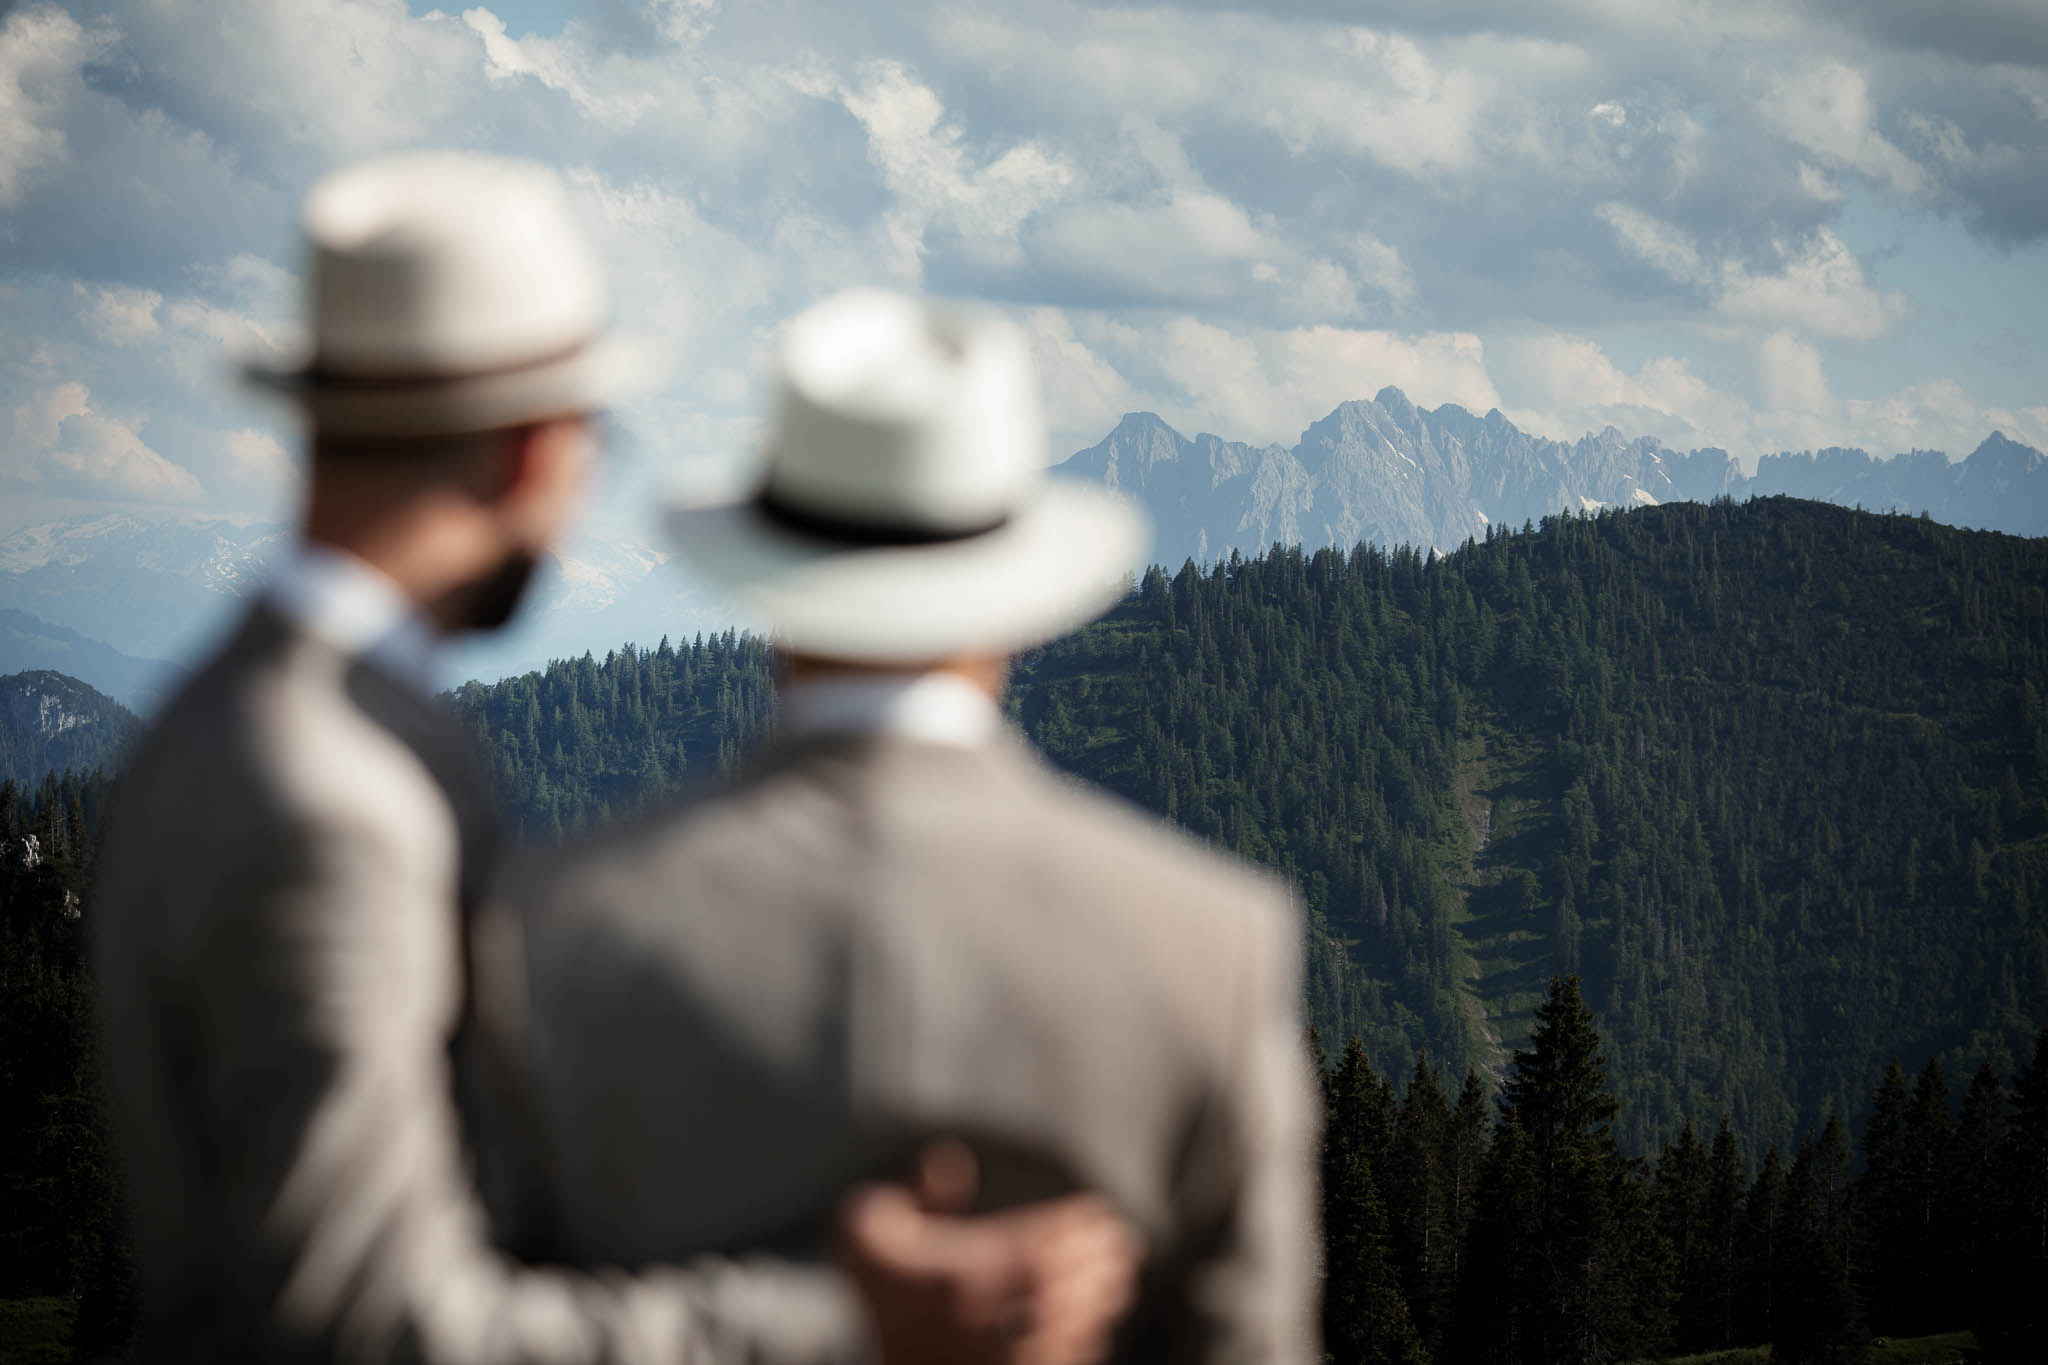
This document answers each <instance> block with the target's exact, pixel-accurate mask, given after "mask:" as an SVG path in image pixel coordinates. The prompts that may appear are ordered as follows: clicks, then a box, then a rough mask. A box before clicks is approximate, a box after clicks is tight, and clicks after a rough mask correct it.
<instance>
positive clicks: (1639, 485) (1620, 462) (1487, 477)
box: [1055, 387, 2048, 568]
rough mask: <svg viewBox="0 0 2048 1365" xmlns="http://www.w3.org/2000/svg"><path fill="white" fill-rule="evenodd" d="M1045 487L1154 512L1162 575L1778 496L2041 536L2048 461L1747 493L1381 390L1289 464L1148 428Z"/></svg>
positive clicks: (1092, 452)
mask: <svg viewBox="0 0 2048 1365" xmlns="http://www.w3.org/2000/svg"><path fill="white" fill-rule="evenodd" d="M1055 472H1056V473H1058V474H1061V475H1063V476H1067V477H1072V478H1081V479H1090V480H1094V481H1096V482H1100V483H1106V484H1108V485H1109V486H1110V487H1112V488H1115V489H1117V490H1119V491H1120V492H1122V493H1123V494H1125V496H1127V497H1129V498H1130V499H1131V500H1132V501H1133V502H1135V503H1137V504H1139V505H1140V506H1142V507H1143V508H1145V510H1146V511H1148V512H1149V513H1151V515H1152V518H1153V521H1154V524H1155V528H1156V534H1157V540H1156V542H1155V546H1154V551H1153V556H1154V558H1155V559H1157V560H1159V561H1160V562H1162V563H1164V564H1165V565H1166V566H1167V567H1168V568H1173V567H1175V566H1177V565H1179V564H1180V562H1181V561H1182V560H1183V559H1188V558H1192V559H1195V560H1197V561H1208V560H1214V559H1219V558H1222V557H1223V556H1225V555H1227V554H1228V553H1229V552H1230V551H1231V550H1237V551H1239V552H1241V553H1244V554H1255V553H1257V552H1259V551H1262V550H1265V549H1267V548H1269V547H1270V546H1272V545H1273V544H1274V543H1276V542H1279V543H1284V544H1299V545H1305V546H1308V547H1309V548H1316V547H1319V546H1323V545H1340V546H1347V545H1352V544H1355V543H1357V542H1359V541H1370V542H1372V543H1374V544H1377V545H1382V546H1395V545H1411V546H1415V547H1417V548H1419V549H1425V550H1437V551H1441V552H1448V551H1450V550H1452V549H1455V548H1456V547H1457V546H1459V545H1461V544H1463V543H1464V542H1465V541H1466V540H1468V539H1477V538H1483V537H1484V536H1485V535H1486V532H1487V528H1488V527H1489V526H1515V527H1519V526H1520V525H1522V523H1523V522H1525V521H1536V520H1539V519H1541V518H1543V517H1545V516H1549V515H1551V514H1553V513H1557V512H1593V511H1599V510H1601V509H1603V508H1629V507H1641V506H1649V505H1652V504H1655V503H1661V502H1704V501H1708V500H1711V499H1713V498H1717V497H1723V496H1730V497H1737V498H1743V497H1750V496H1761V495H1766V494H1777V493H1784V494H1791V495H1793V496H1796V497H1805V498H1813V499H1816V500H1819V501H1826V502H1837V503H1842V504H1845V505H1860V506H1863V507H1866V508H1870V509H1873V510H1893V511H1905V512H1919V511H1923V510H1924V511H1926V512H1928V513H1929V514H1930V515H1932V516H1933V517H1934V518H1935V519H1936V520H1938V521H1946V522H1950V523H1952V524H1954V525H1960V526H1974V527H1982V528H1987V529H1992V530H2004V531H2011V532H2015V533H2017V534H2022V535H2042V534H2048V457H2043V456H2042V454H2041V452H2039V451H2036V450H2033V449H2031V448H2030V447H2027V446H2022V445H2019V444H2017V443H2016V442H2013V441H2009V440H2007V439H2006V438H2005V437H2004V436H2003V435H2000V434H1999V433H1996V432H1994V433H1993V434H1992V435H1991V437H1990V438H1989V439H1987V440H1986V441H1985V442H1984V444H1983V445H1981V446H1979V447H1978V448H1977V450H1976V452H1975V453H1973V454H1972V455H1971V456H1970V457H1969V458H1968V459H1965V460H1961V461H1957V462H1954V463H1951V462H1950V461H1949V460H1948V458H1947V457H1946V456H1943V455H1940V454H1939V453H1937V452H1930V451H1922V452H1915V453H1914V454H1911V455H1902V456H1898V457H1896V458H1894V459H1890V460H1877V459H1873V458H1872V457H1871V456H1869V455H1867V454H1865V453H1864V452H1863V451H1860V450H1834V449H1830V450H1823V451H1820V452H1817V453H1810V454H1798V455H1789V454H1788V455H1773V456H1767V457H1765V459H1764V460H1763V461H1762V462H1761V464H1760V466H1759V468H1758V470H1757V473H1756V474H1754V475H1749V476H1745V475H1744V474H1742V472H1741V470H1740V469H1739V468H1738V466H1737V465H1736V463H1735V460H1734V458H1733V457H1732V456H1730V455H1729V454H1728V452H1727V451H1725V450H1717V449H1704V450H1694V451H1686V452H1681V451H1677V450H1673V449H1671V448H1670V447H1668V446H1664V445H1661V444H1659V443H1658V442H1656V441H1654V440H1651V439H1649V438H1647V437H1638V438H1635V439H1630V438H1628V437H1626V436H1624V435H1623V434H1622V433H1621V432H1619V431H1616V430H1615V429H1614V428H1613V427H1609V428H1607V429H1606V430H1604V431H1601V432H1598V433H1591V434H1588V435H1586V436H1582V437H1580V438H1579V439H1578V440H1576V441H1572V442H1569V443H1567V442H1563V441H1552V440H1547V439H1545V438H1543V437H1540V436H1531V435H1530V434H1528V433H1527V432H1524V431H1522V430H1521V429H1520V428H1518V427H1517V426H1515V424H1514V423H1513V422H1510V421H1509V420H1508V419H1507V417H1506V416H1505V415H1503V414H1502V413H1501V412H1500V410H1499V409H1495V410H1493V411H1491V412H1489V413H1487V414H1486V415H1485V416H1484V417H1478V416H1474V415H1473V414H1472V413H1470V412H1468V411H1466V410H1465V409H1464V408H1461V407H1458V406H1456V405H1455V404H1445V405H1444V406H1443V407H1440V408H1437V409H1435V410H1434V411H1431V410H1429V409H1426V408H1419V407H1417V406H1415V405H1414V404H1413V403H1411V402H1409V401H1408V398H1407V396H1406V395H1405V394H1403V393H1402V392H1401V391H1400V390H1399V389H1396V388H1391V387H1390V388H1384V389H1381V390H1380V391H1379V393H1378V394H1377V395H1375V396H1374V397H1373V398H1372V399H1371V400H1369V401H1366V400H1360V401H1357V402H1351V403H1344V404H1342V405H1340V406H1339V407H1338V408H1337V409H1336V410H1335V411H1333V412H1331V413H1330V415H1329V416H1327V417H1325V418H1323V419H1322V420H1321V421H1318V422H1316V423H1314V424H1313V425H1311V426H1310V427H1309V428H1308V429H1307V430H1306V431H1304V432H1303V433H1302V434H1301V439H1300V440H1299V441H1297V442H1296V443H1295V445H1294V447H1293V448H1292V449H1291V450H1290V449H1285V448H1282V447H1280V446H1277V445H1273V446H1265V447H1256V446H1250V445H1246V444H1244V443H1242V442H1237V441H1226V440H1224V439H1223V438H1221V437H1219V436H1211V435H1201V436H1196V437H1194V438H1193V439H1189V438H1188V437H1186V436H1183V435H1181V434H1180V433H1179V432H1177V431H1175V430H1174V429H1173V428H1172V427H1170V426H1168V425H1167V424H1166V423H1165V422H1164V421H1162V420H1161V419H1160V418H1158V417H1156V416H1154V415H1153V414H1151V413H1146V412H1139V413H1130V414H1128V415H1126V416H1125V417H1124V419H1123V420H1122V421H1121V422H1119V423H1118V424H1117V427H1116V430H1114V431H1112V432H1110V434H1109V435H1108V436H1106V437H1104V438H1103V439H1102V441H1101V442H1099V443H1098V444H1096V445H1094V446H1091V447H1090V448H1089V449H1087V450H1083V451H1080V452H1078V453H1077V454H1075V455H1074V456H1072V457H1071V458H1070V459H1068V460H1067V461H1066V462H1065V463H1064V464H1061V465H1060V466H1059V467H1058V468H1057V470H1056V471H1055Z"/></svg>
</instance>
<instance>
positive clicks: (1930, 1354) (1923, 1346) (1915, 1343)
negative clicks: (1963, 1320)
mask: <svg viewBox="0 0 2048 1365" xmlns="http://www.w3.org/2000/svg"><path fill="white" fill-rule="evenodd" d="M1976 1345H1977V1338H1976V1336H1975V1335H1974V1334H1973V1333H1970V1332H1943V1333H1941V1334H1940V1335H1939V1336H1932V1337H1912V1338H1903V1337H1893V1338H1891V1339H1890V1340H1888V1341H1886V1342H1885V1344H1884V1345H1882V1346H1877V1345H1873V1346H1871V1348H1870V1350H1869V1351H1868V1352H1867V1353H1866V1354H1865V1355H1864V1357H1863V1360H1864V1365H1954V1362H1957V1361H1960V1360H1961V1359H1962V1358H1963V1352H1965V1351H1968V1350H1974V1349H1975V1348H1976ZM1770 1358H1771V1348H1770V1347H1768V1346H1747V1347H1744V1348H1743V1349H1741V1350H1738V1351H1708V1352H1706V1353H1705V1354H1703V1355H1695V1356H1672V1357H1670V1358H1668V1359H1666V1360H1663V1361H1660V1362H1659V1365H1769V1361H1770Z"/></svg>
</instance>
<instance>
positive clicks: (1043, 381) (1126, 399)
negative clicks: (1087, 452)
mask: <svg viewBox="0 0 2048 1365" xmlns="http://www.w3.org/2000/svg"><path fill="white" fill-rule="evenodd" d="M1021 321H1022V323H1023V326H1024V332H1025V335H1026V336H1028V337H1029V338H1030V340H1031V357H1032V360H1033V362H1034V363H1035V364H1036V366H1037V368H1038V381H1039V386H1040V388H1041V390H1042V391H1043V392H1044V394H1045V406H1046V424H1047V426H1048V427H1049V428H1050V429H1051V431H1052V432H1053V435H1054V440H1055V446H1054V450H1053V452H1052V458H1054V459H1062V458H1064V457H1065V456H1066V455H1067V454H1068V453H1069V452H1070V451H1071V450H1072V449H1073V448H1075V447H1076V446H1077V445H1085V444H1090V443H1092V442H1094V441H1095V440H1096V439H1097V438H1099V437H1100V436H1101V434H1102V433H1103V432H1105V431H1107V430H1109V428H1110V427H1111V426H1112V425H1113V424H1114V423H1115V422H1116V420H1117V418H1119V417H1120V416H1122V415H1123V414H1124V413H1125V412H1128V411H1130V410H1131V408H1132V407H1133V405H1134V404H1135V403H1136V402H1137V401H1138V400H1137V398H1136V396H1135V395H1134V394H1133V393H1132V390H1131V386H1130V384H1129V382H1128V381H1126V380H1125V378H1124V377H1123V376H1122V375H1121V374H1119V373H1118V372H1117V370H1116V367H1115V366H1113V365H1111V364H1110V363H1109V361H1107V360H1106V359H1104V358H1103V357H1102V356H1101V355H1100V354H1098V353H1097V352H1096V351H1095V350H1094V349H1092V348H1091V347H1090V346H1089V345H1088V344H1087V342H1085V341H1083V340H1082V339H1081V338H1080V337H1079V336H1078V335H1076V334H1075V331H1074V324H1073V322H1072V321H1071V320H1070V319H1069V318H1068V317H1067V315H1066V314H1064V313H1062V312H1061V311H1060V310H1059V309H1057V308H1033V309H1030V310H1028V311H1027V312H1025V314H1024V315H1023V317H1022V319H1021Z"/></svg>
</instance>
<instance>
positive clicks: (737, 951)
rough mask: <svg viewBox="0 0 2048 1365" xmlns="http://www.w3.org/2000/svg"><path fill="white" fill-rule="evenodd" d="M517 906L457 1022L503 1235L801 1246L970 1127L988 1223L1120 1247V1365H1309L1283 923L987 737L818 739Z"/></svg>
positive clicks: (632, 1249)
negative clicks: (478, 1020)
mask: <svg viewBox="0 0 2048 1365" xmlns="http://www.w3.org/2000/svg"><path fill="white" fill-rule="evenodd" d="M516 883H517V884H516V886H515V887H514V888H513V889H512V892H511V894H510V895H509V896H508V897H507V901H508V903H509V904H510V905H511V906H512V907H513V908H512V909H511V910H509V911H507V912H506V913H503V914H491V915H487V916H486V925H485V929H484V932H483V933H482V934H481V935H480V937H479V940H478V942H479V947H478V979H479V988H478V1007H479V1011H480V1014H481V1016H482V1020H483V1029H482V1036H483V1038H484V1040H485V1042H486V1045H487V1048H488V1050H489V1051H490V1053H491V1063H492V1065H493V1066H494V1067H495V1068H496V1069H497V1071H498V1072H499V1073H500V1075H501V1077H509V1078H510V1079H506V1080H503V1082H502V1083H501V1085H500V1086H499V1087H498V1088H497V1093H500V1094H507V1095H518V1096H520V1097H521V1098H520V1103H521V1104H522V1105H523V1106H524V1111H525V1112H524V1119H523V1122H521V1123H519V1124H516V1125H514V1127H515V1129H516V1131H522V1132H529V1133H532V1134H534V1135H536V1138H537V1140H536V1142H535V1143H534V1144H533V1146H531V1147H530V1148H529V1149H527V1150H526V1151H525V1152H524V1153H522V1154H521V1157H520V1159H521V1160H522V1161H523V1162H524V1163H526V1165H525V1169H523V1170H521V1171H518V1172H516V1173H512V1174H510V1175H506V1176H503V1177H502V1178H501V1179H500V1181H499V1182H497V1183H498V1184H499V1187H500V1188H503V1189H506V1190H517V1191H526V1192H529V1193H530V1192H535V1191H538V1192H542V1193H544V1194H545V1195H546V1198H545V1199H544V1200H543V1201H541V1202H540V1203H538V1204H535V1203H528V1204H526V1205H525V1206H523V1207H510V1208H506V1211H505V1216H506V1217H507V1218H508V1219H509V1220H510V1221H511V1223H512V1224H513V1225H514V1226H516V1227H517V1228H519V1229H520V1233H519V1235H521V1236H522V1237H524V1238H525V1239H527V1240H528V1241H529V1243H530V1244H531V1245H534V1246H537V1247H541V1248H546V1249H549V1250H552V1251H554V1252H555V1253H556V1254H559V1255H563V1256H566V1257H569V1258H571V1259H577V1260H584V1259H592V1260H605V1261H614V1262H618V1263H620V1264H625V1265H635V1264H641V1263H645V1262H651V1261H656V1260H660V1259H662V1258H667V1257H675V1256H679V1255H684V1254H689V1253H693V1252H698V1251H705V1250H719V1249H724V1248H731V1247H737V1246H742V1245H748V1244H753V1243H756V1242H759V1241H760V1240H761V1239H763V1238H768V1239H770V1240H771V1241H772V1240H775V1239H786V1240H789V1241H791V1242H802V1241H804V1240H805V1239H807V1238H809V1237H811V1236H813V1235H815V1233H816V1232H817V1230H818V1228H819V1227H820V1225H821V1223H822V1222H823V1221H824V1220H825V1219H826V1218H827V1217H828V1216H829V1214H830V1211H831V1210H832V1208H833V1206H834V1203H835V1201H836V1199H837V1198H838V1196H839V1195H840V1193H841V1191H842V1190H844V1188H845V1187H846V1185H847V1184H848V1182H850V1181H853V1180H856V1179H860V1178H863V1177H868V1176H873V1175H876V1174H887V1173H893V1172H896V1171H899V1170H901V1169H903V1167H904V1165H905V1163H906V1162H907V1161H908V1160H909V1158H910V1156H911V1154H912V1153H913V1152H914V1151H915V1149H916V1148H917V1147H918V1146H919V1145H920V1144H921V1143H922V1142H923V1141H925V1140H927V1139H929V1138H931V1137H933V1136H937V1135H963V1136H965V1137H967V1138H969V1139H970V1140H971V1141H972V1143H973V1145H974V1146H976V1147H977V1149H978V1152H979V1155H980V1157H981V1164H982V1170H983V1176H984V1189H983V1196H984V1197H983V1203H984V1206H988V1207H1001V1206H1008V1205H1013V1204H1016V1203H1019V1202H1022V1201H1025V1200H1028V1199H1033V1198H1037V1197H1041V1196H1044V1195H1048V1194H1053V1193H1058V1192H1064V1191H1068V1190H1073V1189H1076V1188H1088V1189H1093V1190H1098V1191H1101V1192H1103V1193H1105V1194H1107V1195H1108V1196H1109V1197H1110V1198H1111V1199H1112V1200H1113V1201H1114V1202H1115V1203H1116V1204H1117V1205H1118V1206H1119V1207H1120V1208H1121V1209H1122V1210H1123V1211H1124V1212H1125V1213H1126V1215H1127V1216H1128V1217H1130V1218H1131V1219H1132V1220H1133V1221H1134V1223H1135V1224H1136V1226H1137V1227H1138V1229H1139V1230H1140V1231H1141V1233H1142V1234H1143V1236H1144V1237H1145V1239H1146V1242H1147V1244H1148V1249H1149V1259H1148V1263H1147V1266H1146V1269H1145V1272H1144V1274H1143V1276H1142V1277H1141V1284H1140V1293H1139V1298H1138V1300H1137V1303H1136V1305H1135V1308H1134V1311H1133V1313H1132V1316H1131V1318H1130V1320H1129V1321H1128V1322H1127V1324H1126V1325H1125V1329H1124V1330H1123V1332H1122V1335H1121V1337H1120V1339H1119V1347H1118V1352H1117V1355H1118V1358H1120V1359H1129V1360H1186V1361H1304V1362H1305V1361H1311V1360H1317V1359H1319V1358H1320V1351H1319V1349H1318V1347H1317V1345H1316V1341H1315V1330H1314V1326H1313V1311H1312V1299H1313V1295H1314V1285H1313V1279H1314V1256H1315V1240H1316V1239H1315V1229H1314V1218H1313V1214H1312V1212H1311V1204H1312V1181H1313V1176H1312V1174H1311V1147H1312V1143H1313V1141H1314V1131H1313V1122H1314V1121H1313V1117H1312V1115H1313V1107H1312V1101H1311V1089H1310V1080H1309V1076H1308V1068H1307V1064H1306V1058H1305V1053H1304V1049H1303V1045H1302V1040H1301V1025H1300V1021H1299V1017H1298V1009H1299V1005H1298V1001H1299V990H1300V981H1299V963H1300V946H1299V933H1300V930H1299V922H1298V918H1297V916H1296V914H1295V913H1294V911H1293V908H1292V906H1291V904H1290V901H1289V898H1288V897H1287V895H1286V893H1285V892H1284V891H1283V889H1282V888H1281V887H1280V886H1279V885H1278V884H1276V883H1275V882H1273V881H1271V880H1269V879H1268V878H1266V877H1265V876H1263V875H1258V874H1254V873H1253V872H1251V871H1249V870H1248V869H1246V868H1245V867H1243V866H1242V865H1240V864H1238V863H1236V862H1234V861H1231V860H1228V859H1225V858H1222V857H1219V856H1217V855H1216V854H1214V853H1211V852H1208V851H1206V850H1204V849H1201V848H1200V847H1198V846H1196V845H1195V844H1194V843H1192V842H1191V841H1189V840H1186V839H1184V838H1182V837H1181V836H1179V835H1177V834H1174V833H1172V832H1171V831H1169V830H1168V829H1167V828H1166V827H1165V826H1163V825H1160V824H1159V823H1157V822H1155V821H1153V820H1151V819H1150V818H1147V817H1145V816H1143V815H1141V814H1139V813H1137V812H1135V811H1133V810H1131V809H1129V808H1127V807H1125V806H1123V805H1122V804H1120V803H1117V802H1115V801H1112V800H1110V799H1108V798H1106V797H1104V796H1101V795H1098V794H1095V793H1092V792H1090V791H1088V790H1086V789H1084V788H1082V787H1081V786H1080V785H1079V784H1076V783H1073V782H1071V781H1069V780H1068V779H1065V778H1062V777H1060V776H1058V775H1056V774H1055V773H1054V772H1053V771H1051V770H1050V769H1048V768H1046V767H1045V766H1043V765H1042V764H1041V763H1040V761H1039V760H1038V759H1036V758H1035V757H1034V756H1032V755H1030V754H1029V753H1028V752H1027V751H1026V750H1025V749H1024V748H1023V747H1022V746H1021V745H1018V744H1016V743H1014V742H1012V741H1010V740H1007V739H1005V740H1002V741H1000V742H997V743H994V744H990V745H987V746H984V747H982V748H978V749H960V748H949V747H942V746H936V745H926V744H919V743H915V742H911V741H908V740H903V739H893V738H840V739H822V740H810V741H805V742H801V743H798V744H795V745H791V746H788V747H784V748H782V749H780V750H779V751H775V752H773V753H771V754H770V755H769V756H768V757H766V758H765V760H764V761H763V762H761V763H760V764H759V765H758V766H757V767H756V768H755V769H754V770H753V771H752V772H751V774H750V775H748V776H747V777H745V779H744V780H742V781H741V782H740V783H739V784H738V785H737V786H736V787H734V788H733V789H731V790H729V791H726V792H723V793H721V794H718V795H715V796H711V797H708V798H705V799H701V800H698V801H695V802H693V803H689V804H685V805H684V806H682V807H681V808H680V809H677V810H675V811H672V812H670V813H667V814H665V815H663V816H661V817H659V818H656V819H653V820H650V821H647V822H644V823H640V824H638V825H634V826H631V827H628V828H625V829H622V830H620V831H617V832H614V833H612V834H610V835H607V836H603V837H601V838H599V839H598V840H596V841H595V842H594V843H592V844H589V845H587V846H585V847H584V848H582V849H581V850H579V851H578V852H577V853H575V854H574V855H573V856H571V857H569V858H568V859H567V860H566V861H559V862H552V863H543V864H541V865H539V866H536V867H534V868H531V869H528V870H527V871H525V872H524V873H523V874H522V875H521V876H519V877H518V878H516ZM712 1173H715V1177H713V1176H712ZM707 1177H710V1178H707ZM507 1203H516V1201H501V1208H503V1207H505V1205H506V1204H507Z"/></svg>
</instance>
